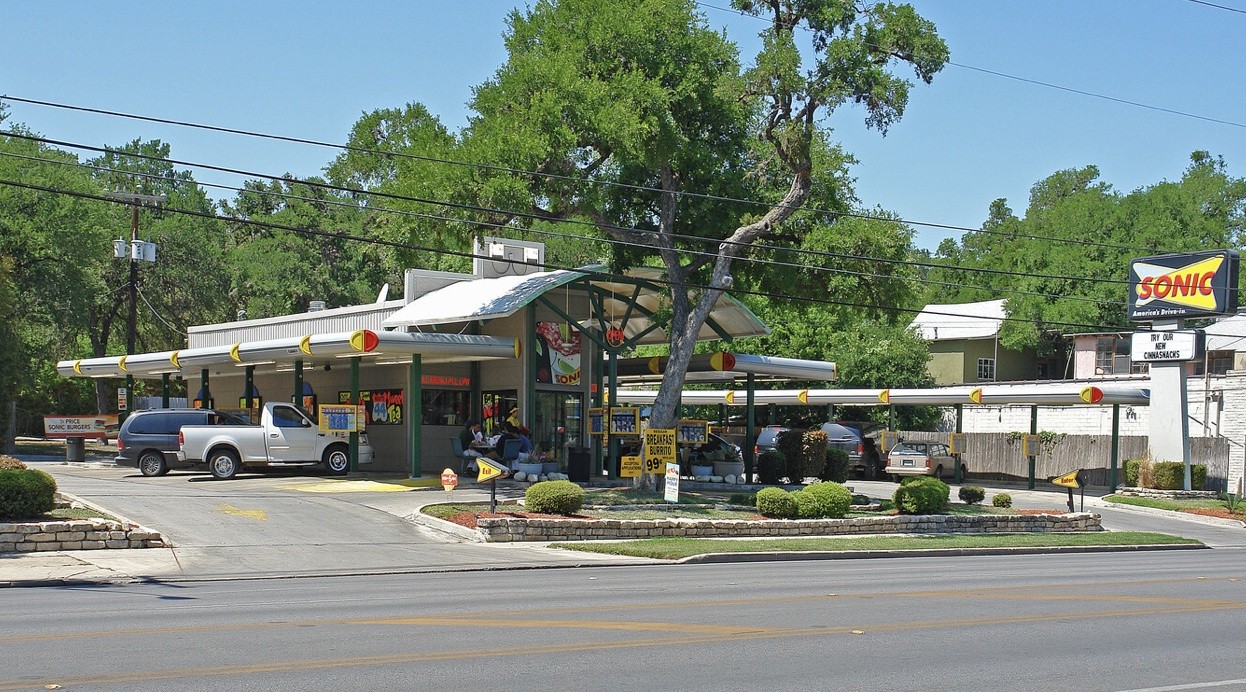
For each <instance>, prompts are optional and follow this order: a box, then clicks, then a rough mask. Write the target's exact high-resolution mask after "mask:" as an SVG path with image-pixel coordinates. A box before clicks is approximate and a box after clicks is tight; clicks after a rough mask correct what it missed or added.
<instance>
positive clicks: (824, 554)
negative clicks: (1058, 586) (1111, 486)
mask: <svg viewBox="0 0 1246 692" xmlns="http://www.w3.org/2000/svg"><path fill="white" fill-rule="evenodd" d="M1154 550H1210V548H1208V547H1207V546H1206V545H1203V544H1201V543H1198V544H1163V545H1082V546H1048V547H1036V548H933V549H930V550H826V551H818V550H810V551H804V552H777V553H706V554H704V555H693V556H691V557H685V558H682V559H679V560H675V561H674V564H677V565H696V564H725V563H733V562H790V561H799V560H867V559H875V558H892V557H966V556H974V555H1049V554H1058V553H1115V552H1143V551H1154Z"/></svg>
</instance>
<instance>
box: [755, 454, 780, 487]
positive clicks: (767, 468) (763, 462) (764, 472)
mask: <svg viewBox="0 0 1246 692" xmlns="http://www.w3.org/2000/svg"><path fill="white" fill-rule="evenodd" d="M786 475H787V457H785V456H783V453H782V452H779V451H775V450H772V451H769V452H766V453H765V454H762V455H761V456H760V457H758V458H757V481H758V482H759V483H761V484H762V485H778V484H779V481H780V480H782V479H783V477H784V476H786Z"/></svg>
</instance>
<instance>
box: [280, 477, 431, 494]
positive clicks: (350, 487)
mask: <svg viewBox="0 0 1246 692" xmlns="http://www.w3.org/2000/svg"><path fill="white" fill-rule="evenodd" d="M286 487H287V488H288V489H290V490H297V491H299V492H303V493H403V492H407V491H408V490H415V489H417V488H440V487H441V479H439V478H407V479H402V480H392V481H365V480H325V481H320V482H318V483H304V484H301V485H290V486H286Z"/></svg>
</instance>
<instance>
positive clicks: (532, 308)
mask: <svg viewBox="0 0 1246 692" xmlns="http://www.w3.org/2000/svg"><path fill="white" fill-rule="evenodd" d="M524 324H525V326H526V327H527V328H526V330H525V332H524V334H523V336H522V337H520V339H521V342H522V346H521V348H523V349H524V351H525V352H526V353H527V354H528V363H527V365H526V366H524V370H523V372H524V375H523V381H524V394H523V396H524V399H523V401H522V402H521V403H520V406H519V422H520V424H522V425H528V423H532V425H536V416H535V413H536V371H537V369H538V368H539V367H540V364H539V363H538V362H537V356H538V354H537V352H536V338H537V337H536V303H529V304H528V309H527V311H526V312H525V313H524ZM545 357H546V358H548V357H549V356H545ZM550 380H551V381H552V380H553V375H552V374H551V376H550ZM528 427H532V426H528Z"/></svg>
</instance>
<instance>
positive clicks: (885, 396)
mask: <svg viewBox="0 0 1246 692" xmlns="http://www.w3.org/2000/svg"><path fill="white" fill-rule="evenodd" d="M878 400H879V401H881V402H883V403H884V404H890V403H891V390H890V389H884V390H882V391H880V392H879V393H878Z"/></svg>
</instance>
